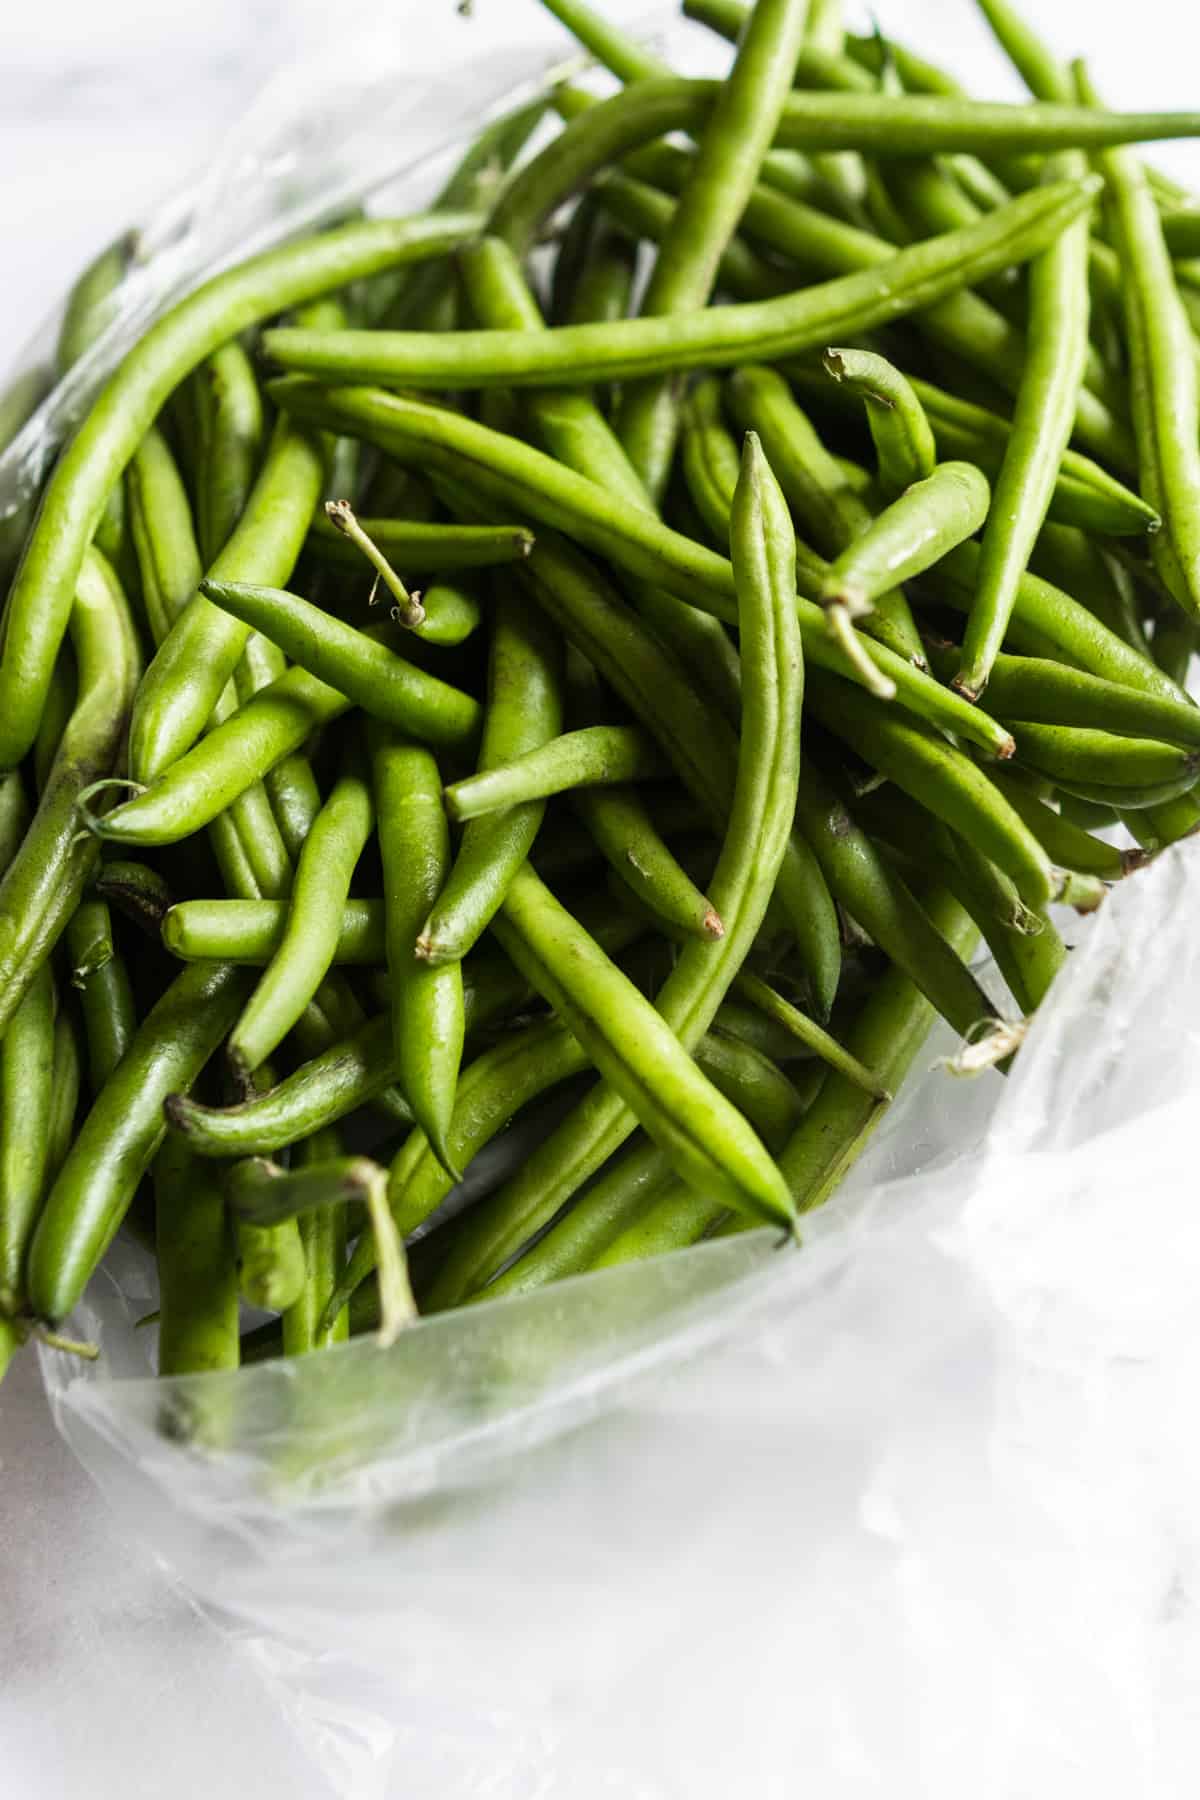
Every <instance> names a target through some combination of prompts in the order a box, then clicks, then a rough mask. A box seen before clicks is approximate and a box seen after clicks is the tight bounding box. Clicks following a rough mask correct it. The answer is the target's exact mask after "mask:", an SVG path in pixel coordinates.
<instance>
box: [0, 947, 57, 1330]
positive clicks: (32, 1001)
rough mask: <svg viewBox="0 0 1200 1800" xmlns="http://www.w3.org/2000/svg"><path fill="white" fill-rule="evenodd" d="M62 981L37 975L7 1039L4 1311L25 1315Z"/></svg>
mask: <svg viewBox="0 0 1200 1800" xmlns="http://www.w3.org/2000/svg"><path fill="white" fill-rule="evenodd" d="M56 1010H57V997H56V994H55V987H54V977H53V975H52V973H51V971H50V969H49V968H47V967H43V968H42V969H41V970H40V971H39V972H38V974H37V975H36V976H35V977H34V979H33V981H32V983H31V984H30V986H29V989H28V991H27V992H26V994H25V997H24V999H23V1000H22V1001H21V1004H20V1005H19V1006H18V1007H17V1009H16V1011H15V1012H14V1013H13V1015H12V1017H11V1019H10V1020H9V1024H8V1028H7V1030H6V1031H5V1033H4V1037H3V1039H0V1311H3V1312H6V1313H13V1312H16V1311H18V1310H19V1308H20V1306H21V1304H22V1302H23V1300H24V1297H25V1259H26V1256H27V1254H28V1250H29V1244H30V1240H31V1238H32V1236H33V1232H34V1227H35V1226H36V1224H37V1219H38V1213H39V1211H40V1209H41V1206H42V1202H43V1200H44V1199H45V1194H46V1174H47V1161H48V1156H49V1150H50V1121H51V1117H52V1113H53V1104H54V1019H55V1013H56Z"/></svg>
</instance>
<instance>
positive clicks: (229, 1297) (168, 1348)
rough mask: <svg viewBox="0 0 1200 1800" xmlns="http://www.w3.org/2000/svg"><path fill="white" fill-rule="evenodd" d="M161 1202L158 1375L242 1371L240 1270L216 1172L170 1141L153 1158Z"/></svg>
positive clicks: (157, 1249) (180, 1144)
mask: <svg viewBox="0 0 1200 1800" xmlns="http://www.w3.org/2000/svg"><path fill="white" fill-rule="evenodd" d="M154 1198H155V1209H154V1210H155V1219H156V1230H155V1254H156V1257H157V1261H158V1289H159V1302H158V1304H159V1320H158V1372H159V1374H160V1375H195V1374H201V1373H203V1372H206V1371H208V1370H210V1369H236V1368H237V1366H238V1361H239V1352H238V1288H237V1265H236V1260H235V1255H234V1243H233V1236H232V1233H231V1231H230V1228H229V1221H228V1219H227V1217H226V1212H225V1196H224V1194H223V1192H222V1190H221V1183H220V1181H219V1179H218V1176H217V1171H216V1170H214V1168H213V1167H212V1165H211V1163H204V1162H202V1161H201V1160H200V1158H199V1157H195V1156H193V1155H192V1154H191V1152H190V1151H189V1150H188V1148H187V1145H186V1144H185V1143H184V1142H183V1141H182V1139H180V1138H168V1139H167V1141H166V1142H165V1143H164V1144H163V1146H162V1149H161V1150H160V1151H159V1152H158V1155H157V1156H156V1157H155V1159H154Z"/></svg>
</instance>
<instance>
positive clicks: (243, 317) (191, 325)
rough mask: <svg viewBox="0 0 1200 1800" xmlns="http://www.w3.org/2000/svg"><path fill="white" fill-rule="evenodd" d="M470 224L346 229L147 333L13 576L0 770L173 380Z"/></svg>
mask: <svg viewBox="0 0 1200 1800" xmlns="http://www.w3.org/2000/svg"><path fill="white" fill-rule="evenodd" d="M477 228H478V219H477V218H476V216H475V215H473V214H469V213H468V214H461V213H460V214H454V213H444V214H441V215H431V216H430V217H428V218H414V219H401V220H371V221H365V222H362V223H354V224H351V225H346V226H343V227H341V228H340V229H338V230H335V231H330V232H327V233H324V234H322V235H321V236H319V237H317V238H309V239H305V240H303V241H301V242H299V243H293V244H287V245H285V246H283V247H282V248H280V249H277V250H269V251H266V252H265V253H264V254H262V255H261V256H257V257H254V258H252V259H251V260H250V261H249V262H246V263H243V264H241V265H239V266H238V267H237V268H235V269H231V270H229V271H227V272H226V273H224V274H221V275H217V276H216V277H215V278H214V279H213V280H211V281H209V282H207V283H206V284H205V285H204V286H203V287H201V288H199V289H197V291H196V292H195V293H193V294H190V295H189V296H188V297H187V298H186V299H184V300H181V301H180V302H179V303H178V304H177V305H176V306H175V307H173V308H172V310H171V311H170V312H169V313H167V314H165V315H164V317H163V318H161V319H160V320H159V321H158V322H157V323H156V324H155V325H153V326H152V327H151V328H150V330H149V331H148V332H146V334H145V335H144V336H143V337H142V339H141V341H140V342H139V343H138V345H137V346H136V347H135V349H134V350H132V351H131V352H130V353H129V354H128V355H127V356H126V358H125V359H124V361H123V362H122V363H121V365H120V367H119V368H118V369H117V370H116V372H115V373H114V374H113V375H112V376H111V377H110V378H109V380H108V382H107V384H106V385H105V387H104V389H103V391H102V392H101V394H100V396H99V397H98V399H97V400H96V401H95V403H94V404H93V406H92V409H91V411H90V413H89V414H88V417H87V418H86V420H85V421H84V423H83V425H82V426H81V427H80V429H79V431H78V432H77V433H76V435H75V436H74V438H73V439H72V440H71V443H70V444H69V446H68V447H67V449H66V451H65V452H64V454H63V455H62V456H61V457H60V458H59V461H58V463H57V464H56V466H55V469H54V472H53V474H52V475H51V477H50V480H49V482H48V484H47V487H46V492H45V494H44V496H43V499H42V505H41V508H40V511H39V513H38V517H37V522H36V524H35V526H34V528H33V531H32V532H31V534H30V537H29V540H28V542H27V544H26V547H25V553H24V556H23V558H22V561H21V566H20V568H19V569H18V571H17V574H16V577H15V579H14V582H13V587H12V591H11V592H10V594H9V598H8V607H7V612H6V619H5V636H4V648H3V654H2V655H0V769H7V768H11V767H13V766H14V765H15V764H16V763H17V762H18V761H19V760H20V759H21V757H22V756H23V755H24V754H25V752H26V751H27V750H28V749H29V746H30V745H31V744H32V742H33V738H34V735H35V733H36V731H37V724H38V720H39V718H40V716H41V709H42V703H43V700H44V697H45V693H46V688H47V686H48V684H49V681H50V672H51V670H52V668H53V666H54V658H55V656H56V655H57V654H58V646H59V644H60V643H61V641H62V638H63V635H64V632H65V630H66V627H67V621H68V618H69V616H70V613H71V607H72V604H73V601H74V595H75V589H76V584H77V582H78V580H79V574H80V569H81V567H82V564H83V559H84V553H85V551H86V549H87V546H88V543H89V541H90V539H91V536H92V533H93V530H94V528H95V524H96V521H97V519H98V517H99V515H100V512H101V509H102V508H103V506H104V504H105V501H106V499H107V497H108V493H109V491H110V489H111V488H112V487H113V486H114V485H115V484H116V483H117V482H118V481H119V480H120V477H121V474H122V472H123V470H124V468H125V466H126V464H127V463H128V462H129V459H130V457H131V456H132V455H133V453H134V451H135V450H136V448H137V446H138V444H139V443H140V442H141V440H142V438H143V437H144V436H145V434H146V432H147V431H148V430H149V428H150V426H151V425H152V424H153V422H154V418H155V416H156V414H157V413H158V411H159V409H160V408H161V406H162V405H163V403H164V402H165V400H166V399H167V397H168V395H169V394H170V393H171V392H172V390H173V389H174V388H175V387H176V386H177V384H178V383H179V381H180V380H181V379H182V378H183V377H184V376H186V375H187V374H188V373H189V372H190V370H191V369H193V368H194V367H195V366H196V365H197V364H198V363H200V362H202V361H203V360H204V358H205V357H206V356H208V355H210V354H211V353H212V351H214V350H216V349H217V348H218V347H219V346H220V345H221V344H223V343H225V342H227V341H228V340H229V339H230V338H232V337H235V336H236V335H237V334H238V333H239V332H241V331H243V330H245V329H246V327H247V326H249V325H252V324H254V323H256V322H257V321H258V320H259V319H261V318H264V317H266V316H267V315H268V314H270V313H274V312H277V311H279V309H280V308H281V307H286V306H289V305H294V304H296V303H297V302H299V301H301V300H305V299H308V298H311V297H312V296H314V295H316V294H319V293H324V292H327V291H329V290H331V289H333V288H338V287H343V286H345V284H346V283H347V282H349V281H354V280H358V279H361V278H362V277H363V276H365V275H368V274H370V273H372V272H373V271H374V270H376V269H379V268H384V267H387V266H389V265H392V264H395V263H398V262H403V261H405V260H406V259H417V258H420V257H423V256H433V255H437V254H439V253H440V252H443V251H446V250H449V249H452V248H453V247H454V246H455V245H456V244H457V243H460V242H461V241H462V240H463V238H465V237H468V236H470V235H471V233H472V232H474V231H475V230H476V229H477Z"/></svg>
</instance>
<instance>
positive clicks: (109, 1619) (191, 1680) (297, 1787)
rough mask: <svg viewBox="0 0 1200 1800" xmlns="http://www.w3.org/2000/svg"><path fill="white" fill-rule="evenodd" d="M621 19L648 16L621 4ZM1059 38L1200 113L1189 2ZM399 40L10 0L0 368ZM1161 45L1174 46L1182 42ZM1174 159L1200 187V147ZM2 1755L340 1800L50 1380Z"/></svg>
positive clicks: (4, 1431)
mask: <svg viewBox="0 0 1200 1800" xmlns="http://www.w3.org/2000/svg"><path fill="white" fill-rule="evenodd" d="M476 4H477V7H478V9H479V13H480V15H481V25H480V31H481V33H482V34H483V37H484V41H486V42H489V43H495V42H502V41H503V39H504V37H505V35H506V33H507V32H509V31H510V30H511V32H512V34H513V35H514V36H516V37H520V36H523V35H526V34H529V35H536V34H538V33H540V34H541V35H542V36H543V38H544V40H545V41H546V42H547V43H548V44H549V43H552V42H553V41H554V34H553V30H552V29H551V28H550V27H548V26H547V24H546V23H545V21H544V20H542V19H541V18H540V16H539V15H538V13H537V9H536V7H535V6H534V4H533V0H476ZM620 10H622V11H624V12H626V13H630V12H633V13H637V12H642V13H644V12H645V11H647V10H649V9H647V8H645V7H642V8H631V7H624V8H622V9H620ZM875 10H876V12H877V13H878V14H879V16H880V18H881V20H882V22H883V24H884V26H885V28H886V27H887V26H888V25H892V26H894V27H895V28H896V29H897V30H902V31H904V32H905V33H906V34H907V35H908V36H909V37H911V38H918V39H919V40H920V41H921V42H922V43H923V44H925V45H926V46H928V47H931V51H932V53H935V54H937V55H938V56H939V57H941V58H942V59H943V60H946V61H947V62H949V63H951V64H952V65H954V66H956V67H957V68H958V69H959V70H960V71H961V72H963V73H964V74H965V75H967V76H969V77H971V78H972V79H975V80H977V81H978V82H979V83H980V85H981V87H982V88H983V90H984V91H989V92H992V93H995V94H997V95H1002V94H1008V93H1012V92H1013V91H1014V88H1013V84H1012V80H1011V77H1009V76H1008V75H1007V74H1006V72H1005V71H1004V69H1003V67H1002V66H1001V65H1000V64H999V62H998V61H996V60H995V59H994V57H993V56H992V55H991V54H990V51H989V48H988V44H987V39H986V35H985V34H984V32H983V31H982V28H981V27H980V25H979V22H978V20H977V18H976V16H975V14H974V9H973V7H972V6H971V4H970V0H921V3H920V4H919V5H918V4H916V3H915V0H887V3H881V4H877V6H876V9H875ZM1036 10H1037V13H1038V16H1039V22H1040V24H1041V25H1042V27H1043V29H1045V30H1047V31H1053V32H1054V34H1055V35H1056V37H1057V38H1058V40H1059V42H1060V43H1061V44H1062V45H1063V47H1064V48H1067V49H1070V48H1072V47H1073V46H1074V45H1075V44H1076V43H1077V42H1085V43H1087V44H1088V45H1089V46H1090V47H1091V48H1092V50H1093V59H1094V66H1095V71H1096V74H1097V76H1098V78H1099V79H1100V80H1101V81H1102V83H1103V85H1104V87H1105V89H1106V90H1107V91H1108V92H1109V93H1110V94H1111V95H1112V97H1113V99H1114V100H1115V101H1117V102H1119V103H1122V104H1125V105H1154V106H1169V105H1195V104H1197V102H1198V101H1200V92H1198V90H1197V83H1196V69H1197V66H1198V62H1197V57H1196V50H1197V48H1200V23H1198V22H1197V19H1196V15H1195V13H1194V11H1193V10H1192V9H1190V8H1185V7H1183V6H1180V5H1178V4H1177V3H1176V0H1142V4H1141V5H1140V6H1138V7H1137V8H1132V7H1129V6H1122V7H1119V8H1118V7H1116V6H1108V7H1102V8H1099V7H1096V6H1095V5H1094V0H1041V4H1040V6H1039V7H1038V8H1037V9H1036ZM360 32H362V33H371V32H374V33H381V32H382V33H384V34H386V36H387V38H388V39H389V40H390V41H391V43H392V46H393V51H394V49H395V46H396V45H397V44H399V45H401V46H402V45H403V43H404V40H405V35H406V34H413V35H414V41H416V39H417V38H418V37H419V41H420V44H421V50H422V55H428V53H429V51H430V47H431V45H436V46H443V45H444V47H445V54H446V55H447V56H448V57H457V56H460V55H463V54H468V55H469V54H470V49H469V46H470V45H471V42H472V39H471V32H472V26H471V23H470V22H468V21H463V20H461V19H459V18H457V17H456V15H455V12H454V8H453V4H452V0H391V3H390V4H383V5H374V6H372V5H355V4H353V3H352V0H351V3H349V4H343V5H340V6H339V7H338V9H337V11H336V15H335V14H334V13H333V12H332V10H331V9H330V8H329V6H328V5H327V4H325V3H324V0H321V3H318V0H207V4H206V5H205V6H203V7H189V6H185V5H182V4H179V3H178V0H168V3H167V4H165V5H164V4H162V0H105V3H104V4H103V5H98V4H95V0H38V3H37V4H35V5H29V4H24V5H22V4H17V0H9V3H8V4H7V5H5V6H0V230H2V232H3V241H4V243H5V245H6V249H7V254H6V256H5V259H4V306H3V312H2V316H0V368H2V367H3V366H4V365H5V364H6V363H7V362H8V361H9V359H10V357H11V356H12V355H13V354H15V352H16V350H17V348H18V346H19V345H20V344H21V343H22V342H23V341H24V340H25V338H26V337H27V336H28V335H29V334H30V332H31V331H32V330H33V328H34V327H35V326H36V324H37V323H38V321H39V319H40V318H41V316H42V315H43V313H44V312H45V311H46V310H47V309H48V308H49V307H50V306H51V305H52V304H53V303H54V301H55V299H56V297H57V296H58V295H59V294H60V292H61V291H62V289H63V287H64V284H65V283H67V282H68V281H69V279H70V277H71V275H72V273H73V272H74V271H75V270H77V269H78V267H79V266H80V265H81V263H83V262H84V261H85V260H86V259H87V257H88V256H89V255H90V254H91V253H92V252H93V251H95V250H96V249H97V248H98V247H99V246H101V245H102V244H103V243H104V242H106V241H107V240H108V239H110V238H111V237H112V236H113V235H114V234H115V233H116V232H117V231H118V230H119V229H120V228H122V227H123V226H125V225H126V224H127V223H129V222H130V221H131V220H135V219H137V218H139V217H140V216H141V215H142V214H143V213H144V211H145V209H146V208H147V207H149V206H150V205H151V204H152V203H153V201H154V200H155V199H156V197H159V196H161V195H162V194H163V193H164V192H167V191H170V190H171V189H172V188H174V187H175V186H176V185H178V184H179V183H180V182H181V181H182V180H184V179H185V178H186V177H187V176H188V175H189V174H190V173H191V172H192V171H194V170H196V169H198V168H202V167H203V166H204V164H205V162H206V160H207V159H208V158H210V157H211V156H212V154H213V152H214V150H215V148H216V146H217V145H218V144H219V143H220V141H221V139H222V137H223V135H224V134H225V133H226V132H227V131H228V130H229V129H230V127H231V126H232V125H233V124H235V123H236V122H237V121H238V119H239V118H240V117H241V116H242V115H243V113H244V111H245V108H246V106H247V104H248V102H249V100H250V98H251V96H252V95H253V94H254V92H255V91H256V90H257V88H258V87H259V85H260V83H261V82H262V81H263V79H264V78H265V76H266V75H267V74H268V73H269V72H271V71H272V70H273V69H274V68H275V67H276V66H277V64H278V62H279V61H280V60H281V59H284V60H286V59H290V58H293V57H296V56H300V55H304V54H313V53H318V54H320V55H321V56H323V57H327V58H329V59H332V60H334V61H336V58H337V57H338V55H339V47H340V46H344V44H345V43H346V41H347V35H348V34H349V35H351V36H352V35H354V34H356V33H360ZM1168 46H1169V49H1168ZM1161 160H1162V161H1163V162H1164V163H1165V164H1167V165H1168V166H1170V167H1171V168H1173V169H1174V170H1175V171H1176V172H1178V173H1179V174H1180V175H1181V176H1184V177H1185V178H1187V177H1190V178H1191V179H1193V180H1195V181H1197V182H1200V152H1198V151H1197V147H1196V146H1191V145H1178V146H1170V147H1167V148H1166V149H1165V150H1164V151H1163V153H1162V156H1161ZM0 1619H3V1621H4V1628H3V1630H2V1631H0V1743H2V1744H3V1753H4V1766H5V1780H4V1787H5V1791H6V1792H12V1793H14V1794H17V1793H24V1792H28V1791H32V1790H34V1789H36V1791H37V1792H38V1793H39V1794H41V1795H44V1796H47V1800H60V1797H61V1800H68V1797H71V1800H73V1797H74V1796H75V1795H79V1794H84V1793H87V1794H89V1795H94V1796H97V1800H107V1796H110V1795H111V1796H114V1797H115V1796H116V1795H117V1794H118V1793H119V1794H120V1795H121V1796H122V1800H140V1797H141V1796H145V1797H146V1800H151V1797H157V1796H159V1795H161V1794H162V1793H164V1792H166V1791H168V1790H169V1791H170V1792H171V1793H172V1794H173V1795H175V1796H177V1800H193V1797H194V1800H201V1797H204V1800H210V1797H211V1796H214V1795H218V1794H224V1793H228V1792H232V1791H235V1790H236V1791H240V1792H246V1793H250V1794H254V1795H255V1796H256V1797H261V1800H269V1796H271V1795H274V1794H276V1793H278V1794H280V1795H282V1794H284V1793H285V1792H286V1793H287V1794H288V1795H289V1796H291V1800H307V1797H308V1796H310V1795H311V1796H314V1797H315V1796H320V1795H324V1794H326V1793H327V1792H328V1790H327V1788H326V1787H325V1785H324V1783H323V1781H322V1780H321V1779H320V1778H319V1777H318V1776H316V1774H315V1773H314V1772H313V1770H312V1768H311V1766H310V1765H309V1764H307V1763H306V1762H305V1761H304V1759H303V1758H302V1757H301V1755H300V1753H299V1752H298V1750H297V1749H296V1747H295V1745H294V1744H293V1742H292V1740H291V1738H290V1736H289V1734H288V1732H287V1729H286V1727H285V1726H284V1725H283V1724H282V1722H281V1720H280V1719H279V1717H278V1716H277V1714H276V1713H275V1711H274V1709H273V1708H272V1707H271V1706H270V1705H269V1704H268V1703H267V1702H266V1700H265V1698H264V1696H263V1695H262V1694H261V1693H260V1692H259V1690H258V1689H257V1686H256V1685H255V1679H254V1677H253V1676H251V1675H250V1674H249V1673H248V1672H247V1671H246V1670H245V1669H244V1668H243V1667H242V1665H241V1664H240V1663H238V1662H237V1661H236V1660H235V1659H234V1657H233V1655H232V1653H231V1652H230V1651H229V1650H228V1648H227V1647H226V1645H225V1644H224V1642H223V1641H222V1640H220V1639H219V1638H218V1637H216V1635H215V1634H214V1633H212V1632H211V1630H210V1628H209V1627H208V1626H207V1625H205V1624H204V1623H203V1622H202V1621H201V1620H199V1619H198V1618H197V1617H196V1615H195V1614H194V1613H193V1612H192V1610H191V1609H190V1607H189V1606H188V1604H187V1603H186V1601H185V1600H184V1599H183V1598H181V1597H180V1596H179V1595H177V1594H176V1593H175V1592H173V1590H172V1589H171V1588H170V1587H169V1585H168V1584H167V1583H166V1582H165V1581H164V1579H163V1578H162V1576H161V1574H160V1572H159V1571H158V1569H157V1568H156V1567H155V1566H154V1564H153V1563H152V1561H151V1559H150V1558H149V1556H148V1555H147V1554H146V1553H145V1552H144V1551H143V1550H140V1549H139V1548H138V1547H137V1546H136V1545H134V1544H131V1543H130V1542H129V1541H128V1540H127V1539H126V1538H125V1537H124V1536H123V1535H122V1534H121V1531H120V1529H119V1527H118V1525H117V1524H116V1522H115V1521H114V1520H113V1519H112V1517H111V1516H110V1515H109V1513H108V1511H107V1510H106V1507H105V1505H104V1503H103V1502H102V1501H101V1500H100V1499H99V1497H98V1496H97V1494H96V1493H95V1491H94V1490H93V1489H92V1488H91V1486H90V1484H89V1482H88V1480H87V1479H86V1477H84V1476H83V1474H82V1473H81V1471H80V1470H79V1469H78V1467H77V1466H76V1465H75V1464H74V1463H73V1461H72V1460H71V1458H70V1457H69V1456H68V1454H67V1452H66V1451H65V1449H64V1448H63V1447H62V1446H61V1444H60V1443H59V1441H58V1440H57V1438H56V1437H55V1435H54V1432H53V1428H52V1426H51V1423H50V1420H49V1417H48V1414H47V1411H46V1408H45V1404H44V1400H43V1398H42V1395H41V1391H40V1386H39V1381H38V1376H37V1371H36V1366H35V1364H34V1362H33V1359H32V1358H29V1359H27V1360H26V1361H24V1362H23V1363H22V1364H20V1365H19V1366H18V1367H16V1368H15V1369H14V1370H13V1372H12V1373H11V1374H10V1376H9V1378H8V1380H7V1382H6V1384H5V1386H4V1388H3V1390H2V1392H0Z"/></svg>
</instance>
